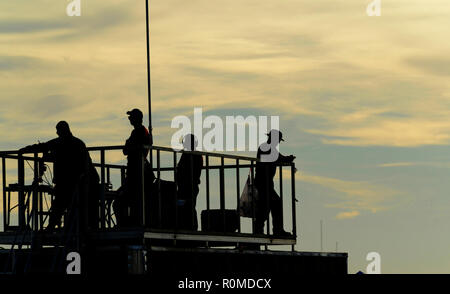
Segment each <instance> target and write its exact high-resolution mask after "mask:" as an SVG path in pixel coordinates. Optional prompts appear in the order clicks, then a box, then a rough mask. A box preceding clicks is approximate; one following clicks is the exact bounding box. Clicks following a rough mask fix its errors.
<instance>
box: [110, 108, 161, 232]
mask: <svg viewBox="0 0 450 294" xmlns="http://www.w3.org/2000/svg"><path fill="white" fill-rule="evenodd" d="M127 115H128V119H129V121H130V124H131V125H132V126H133V131H132V132H131V135H130V137H129V138H128V139H127V140H126V142H125V146H124V148H123V154H124V155H126V156H127V175H126V179H125V191H124V194H125V195H124V196H125V197H126V198H127V199H123V197H122V199H120V200H119V203H120V204H119V205H116V207H117V209H118V211H122V213H119V215H120V216H119V219H120V218H122V219H123V217H124V213H123V212H124V211H125V212H126V211H127V209H125V208H127V207H130V214H131V215H130V221H131V225H138V224H139V223H140V220H139V219H138V217H139V216H140V215H141V214H140V211H139V210H140V209H143V208H142V207H141V205H140V203H142V198H141V197H142V188H141V187H142V186H143V184H144V183H142V174H141V173H142V169H144V170H145V172H144V178H145V182H147V181H149V184H150V185H151V183H153V181H154V175H153V172H152V171H151V167H150V163H149V162H148V161H147V156H148V153H149V150H148V149H144V145H149V144H150V142H151V141H150V139H151V135H150V133H149V131H148V130H147V128H146V127H144V126H143V125H142V121H143V114H142V111H140V110H139V109H137V108H135V109H133V110H130V111H128V112H127ZM143 158H144V167H142V160H143ZM118 206H120V207H118ZM125 214H126V213H125ZM118 221H119V223H121V224H124V222H123V221H122V220H118ZM121 224H119V225H121Z"/></svg>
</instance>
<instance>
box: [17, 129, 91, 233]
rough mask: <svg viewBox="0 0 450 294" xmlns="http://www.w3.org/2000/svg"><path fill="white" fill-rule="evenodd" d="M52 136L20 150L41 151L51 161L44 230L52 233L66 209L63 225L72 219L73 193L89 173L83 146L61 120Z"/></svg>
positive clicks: (88, 160)
mask: <svg viewBox="0 0 450 294" xmlns="http://www.w3.org/2000/svg"><path fill="white" fill-rule="evenodd" d="M56 133H57V135H58V138H55V139H53V140H50V141H48V142H45V143H39V144H34V145H30V146H26V147H24V148H22V149H20V152H22V153H30V152H42V153H43V154H44V155H43V159H44V160H49V161H53V162H54V173H53V174H54V176H53V183H54V184H55V188H54V193H55V198H54V201H53V203H52V207H51V211H50V216H49V224H48V226H47V230H48V231H53V230H54V229H55V227H56V226H58V227H61V217H62V215H63V214H64V212H65V211H66V210H67V211H68V212H69V222H67V219H66V226H67V224H68V223H70V221H71V220H73V217H74V214H73V213H74V209H75V208H76V207H74V206H73V203H75V198H74V195H75V192H76V191H77V190H78V191H80V183H81V180H82V179H83V178H82V177H83V176H85V175H89V173H90V171H91V169H90V166H89V162H91V160H90V157H89V153H88V151H87V149H86V145H85V144H84V142H83V141H81V140H80V139H78V138H77V137H75V136H73V135H72V132H71V131H70V128H69V124H68V123H67V122H65V121H60V122H58V124H57V125H56ZM41 172H43V169H42V170H41ZM84 179H86V178H84Z"/></svg>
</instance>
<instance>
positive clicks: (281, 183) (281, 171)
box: [279, 165, 284, 228]
mask: <svg viewBox="0 0 450 294" xmlns="http://www.w3.org/2000/svg"><path fill="white" fill-rule="evenodd" d="M279 171H280V174H279V176H280V202H281V204H280V205H281V227H282V228H284V221H283V219H284V213H283V166H282V165H280V167H279Z"/></svg>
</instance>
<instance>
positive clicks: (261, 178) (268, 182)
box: [255, 130, 295, 236]
mask: <svg viewBox="0 0 450 294" xmlns="http://www.w3.org/2000/svg"><path fill="white" fill-rule="evenodd" d="M267 136H268V138H267V142H266V143H263V144H261V145H260V146H259V148H258V153H257V157H258V159H259V160H260V161H259V162H257V163H256V172H255V187H256V189H257V190H258V195H259V197H258V200H257V202H256V221H255V233H256V234H263V233H264V222H265V221H266V220H268V218H269V213H270V212H272V225H273V233H274V235H279V236H290V235H291V234H290V233H288V232H286V231H284V229H283V208H282V206H281V198H280V196H278V194H277V192H275V188H274V183H273V178H274V176H275V173H276V169H277V164H278V163H280V162H292V161H293V160H294V159H295V156H293V155H290V156H284V155H282V154H280V153H279V152H278V151H277V150H276V147H277V146H278V144H279V143H280V141H284V140H283V134H282V133H281V132H280V131H278V130H271V131H270V133H268V134H267ZM269 155H271V156H269Z"/></svg>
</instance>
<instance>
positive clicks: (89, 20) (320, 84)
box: [0, 0, 450, 273]
mask: <svg viewBox="0 0 450 294" xmlns="http://www.w3.org/2000/svg"><path fill="white" fill-rule="evenodd" d="M138 2H142V3H141V4H137V3H138ZM68 3H69V2H68V1H63V0H33V1H30V0H14V1H2V2H1V3H0V44H1V46H0V99H1V105H2V106H1V107H0V134H1V137H0V149H1V150H11V149H17V148H19V147H21V146H24V145H27V144H31V143H35V142H37V140H40V141H45V140H48V139H50V138H52V137H54V135H55V131H54V126H55V124H56V122H57V121H59V120H61V119H65V120H67V121H69V123H70V124H71V127H72V129H73V132H74V134H75V135H76V136H78V137H80V138H82V139H83V140H84V141H85V142H86V144H87V145H89V146H94V145H100V144H101V145H105V144H108V145H109V144H112V145H117V144H122V143H123V141H124V140H125V139H126V137H127V135H128V133H129V131H130V127H129V124H128V121H127V118H126V115H125V111H126V110H129V109H131V108H135V107H138V108H141V109H143V110H146V109H147V85H146V47H145V9H144V8H145V6H144V4H143V3H144V1H134V0H111V1H101V0H81V16H79V17H69V16H67V14H66V6H67V4H68ZM369 3H370V1H369V0H314V1H310V0H309V1H307V0H281V1H275V0H257V1H256V0H239V1H230V0H213V1H211V0H190V1H185V0H153V1H151V35H152V37H151V38H152V39H151V66H152V70H151V74H152V95H153V103H152V106H153V125H154V133H155V143H156V144H157V145H163V146H169V145H170V140H171V137H172V134H173V133H174V130H173V129H171V128H170V123H171V120H172V118H173V117H174V116H176V115H188V116H192V113H193V109H194V107H202V108H203V111H204V113H206V114H214V115H218V116H225V115H243V116H248V115H255V116H259V115H268V116H271V115H273V116H279V117H280V127H281V128H282V129H283V131H284V136H285V139H286V142H285V143H284V145H282V146H281V151H282V153H287V154H294V155H296V156H297V160H296V164H297V167H298V169H299V172H298V174H297V179H296V185H297V191H298V197H299V198H300V200H301V201H300V203H299V204H298V210H299V220H298V225H299V228H300V229H299V230H300V237H299V240H298V246H297V249H298V250H305V251H317V250H319V249H320V235H319V232H320V227H319V224H320V220H323V223H324V249H325V250H327V251H335V249H336V242H337V244H338V250H339V251H345V252H348V253H349V272H351V273H353V272H356V271H357V270H364V271H365V268H366V265H367V264H368V262H367V261H366V260H365V257H366V255H367V253H369V252H372V251H376V252H379V253H380V255H381V258H382V263H381V265H382V272H384V273H450V252H449V251H448V248H450V234H449V229H448V226H449V224H450V213H449V212H450V200H449V194H448V191H449V190H450V189H449V188H450V183H449V181H448V175H449V174H450V146H449V145H450V119H448V117H449V116H450V83H449V78H450V57H449V56H448V52H450V41H449V37H448V36H449V35H448V28H449V25H450V6H449V5H448V1H445V0H428V1H421V0H397V1H383V2H382V15H381V16H380V17H368V16H367V14H366V7H367V5H368V4H369Z"/></svg>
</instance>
